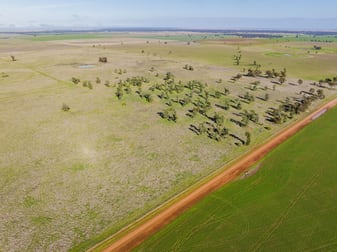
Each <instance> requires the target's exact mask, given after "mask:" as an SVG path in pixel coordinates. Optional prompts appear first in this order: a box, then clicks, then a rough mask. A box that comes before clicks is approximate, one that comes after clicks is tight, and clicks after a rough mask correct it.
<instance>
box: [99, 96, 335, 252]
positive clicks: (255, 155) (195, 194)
mask: <svg viewBox="0 0 337 252" xmlns="http://www.w3.org/2000/svg"><path fill="white" fill-rule="evenodd" d="M336 105H337V99H335V100H333V101H331V102H329V103H327V104H326V105H323V106H322V107H320V108H319V109H317V110H316V111H314V112H313V113H311V114H310V115H308V116H307V117H305V118H304V119H302V120H301V121H299V122H297V123H295V124H293V125H291V126H290V127H288V128H286V129H285V130H283V131H282V132H281V133H279V134H278V135H276V136H275V137H274V138H272V139H271V140H270V141H268V142H267V143H265V144H263V145H262V146H259V147H257V148H255V149H253V150H252V151H251V152H249V153H248V154H247V155H245V156H243V157H242V158H241V159H240V160H238V161H237V162H235V163H234V164H233V165H232V166H230V167H229V168H228V169H226V170H225V171H224V172H222V173H220V174H219V175H217V176H216V177H214V178H213V179H211V180H210V181H208V182H206V183H205V184H203V185H202V186H200V187H199V188H197V189H196V190H194V191H192V192H191V193H190V194H188V195H187V196H185V197H184V198H182V199H181V200H179V201H178V202H176V203H174V204H173V205H171V206H170V207H168V208H166V209H164V210H163V211H161V212H160V213H158V214H157V215H155V216H154V217H153V218H151V219H149V220H148V221H146V222H144V223H143V224H141V225H140V226H136V227H135V228H134V229H133V230H131V231H130V232H129V233H127V234H126V235H125V236H123V237H122V238H120V239H119V240H117V241H115V242H114V243H113V244H111V245H110V246H109V247H107V248H106V249H105V250H104V252H108V251H109V252H110V251H129V250H131V249H133V248H135V247H136V246H138V245H139V244H140V243H142V242H143V241H144V240H145V239H147V238H148V237H149V236H151V235H152V234H154V233H155V232H157V231H158V230H160V229H161V228H162V227H164V226H165V225H167V224H168V223H169V222H171V221H172V220H173V219H175V218H176V217H177V216H178V215H180V214H181V213H183V212H184V211H185V210H186V209H188V208H189V207H191V206H192V205H193V204H195V203H196V202H197V201H199V200H200V199H202V198H203V197H205V196H206V195H208V194H210V193H211V192H214V191H215V190H217V189H218V188H220V187H221V186H223V185H224V184H226V183H228V182H230V181H232V180H233V179H235V178H237V177H238V176H239V175H240V174H241V173H242V172H243V171H245V170H246V169H247V168H249V167H250V166H251V165H253V164H254V163H256V162H257V161H258V160H260V159H261V158H262V157H264V156H265V155H266V154H267V153H268V152H270V151H271V150H272V149H274V148H275V147H276V146H278V145H279V144H281V143H282V142H284V141H285V140H287V139H288V138H289V137H291V136H292V135H294V134H295V133H296V132H298V131H299V130H300V129H302V128H303V127H305V126H306V125H307V124H309V123H310V122H311V121H313V120H314V119H316V118H318V117H319V116H320V114H322V112H323V111H324V110H325V111H326V110H328V109H329V108H332V107H334V106H336ZM323 113H324V112H323ZM317 116H318V117H317Z"/></svg>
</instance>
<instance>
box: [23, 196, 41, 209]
mask: <svg viewBox="0 0 337 252" xmlns="http://www.w3.org/2000/svg"><path fill="white" fill-rule="evenodd" d="M37 203H38V200H37V199H35V198H34V197H32V196H27V197H26V198H25V199H24V202H23V204H24V206H25V207H27V208H29V207H32V206H34V205H35V204H37Z"/></svg>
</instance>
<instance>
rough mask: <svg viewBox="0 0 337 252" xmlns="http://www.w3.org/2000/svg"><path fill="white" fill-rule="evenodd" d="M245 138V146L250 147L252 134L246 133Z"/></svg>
mask: <svg viewBox="0 0 337 252" xmlns="http://www.w3.org/2000/svg"><path fill="white" fill-rule="evenodd" d="M245 136H246V141H245V145H250V141H251V139H250V138H251V134H250V132H248V131H246V133H245Z"/></svg>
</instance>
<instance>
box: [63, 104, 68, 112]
mask: <svg viewBox="0 0 337 252" xmlns="http://www.w3.org/2000/svg"><path fill="white" fill-rule="evenodd" d="M62 110H63V111H65V112H67V111H69V110H70V107H69V106H68V105H67V104H65V103H63V104H62Z"/></svg>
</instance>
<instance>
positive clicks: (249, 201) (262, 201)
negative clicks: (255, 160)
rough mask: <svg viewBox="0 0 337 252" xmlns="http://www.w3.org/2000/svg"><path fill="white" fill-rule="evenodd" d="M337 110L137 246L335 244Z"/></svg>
mask: <svg viewBox="0 0 337 252" xmlns="http://www.w3.org/2000/svg"><path fill="white" fill-rule="evenodd" d="M336 117H337V108H334V109H332V110H331V111H330V112H328V113H327V114H326V115H324V116H323V117H322V118H320V119H319V120H317V121H315V122H313V123H312V124H311V125H309V126H308V127H307V128H305V129H304V130H302V131H301V132H299V133H298V134H297V135H296V136H294V137H292V138H291V139H289V140H288V141H286V142H285V143H283V144H282V145H280V146H279V147H278V148H276V149H275V150H273V151H272V152H271V153H270V154H269V155H268V156H267V157H266V158H265V159H264V160H263V161H262V162H261V163H260V166H261V168H260V170H259V171H258V172H257V174H255V175H253V176H252V177H249V178H247V179H243V180H237V181H235V182H233V183H231V184H229V185H226V186H224V187H223V188H221V189H220V190H218V191H216V192H215V193H213V194H211V195H210V196H208V197H206V198H205V199H203V200H202V201H201V202H199V203H198V204H196V205H195V206H193V207H192V208H191V209H190V210H188V211H187V212H185V213H184V214H183V215H181V216H180V217H179V218H177V219H176V220H175V221H173V222H172V223H171V224H169V225H168V226H167V227H166V228H164V229H162V230H161V231H159V232H158V233H157V234H155V235H154V236H153V237H151V238H149V239H148V240H147V241H145V242H144V243H143V244H142V245H141V246H140V247H138V248H137V249H136V250H137V251H205V250H207V251H223V250H226V251H252V250H254V251H275V250H278V251H304V250H309V249H310V250H316V249H317V250H320V249H323V250H334V249H335V248H336V235H337V229H336V222H335V219H336V216H337V209H336V207H335V202H336V201H337V195H336V193H335V192H336V190H337V185H336V183H335V178H336V176H337V170H336V154H335V152H334V151H332V150H335V149H336V148H337V141H336V139H337V132H336V128H335V126H336Z"/></svg>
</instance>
